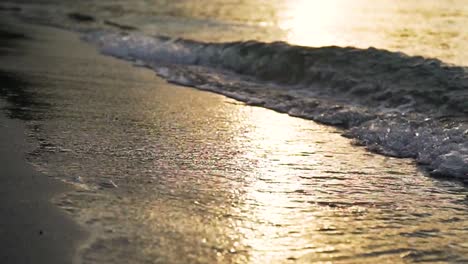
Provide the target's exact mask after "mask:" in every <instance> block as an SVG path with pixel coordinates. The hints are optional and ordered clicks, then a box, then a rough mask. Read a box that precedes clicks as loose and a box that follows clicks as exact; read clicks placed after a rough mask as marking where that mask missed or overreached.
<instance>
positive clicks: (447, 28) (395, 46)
mask: <svg viewBox="0 0 468 264" xmlns="http://www.w3.org/2000/svg"><path fill="white" fill-rule="evenodd" d="M8 2H9V1H6V2H5V3H6V4H7V3H8ZM18 2H20V3H21V2H24V3H28V2H31V1H28V0H22V1H13V3H14V5H17V4H18ZM20 6H22V5H20ZM24 7H25V10H26V11H28V12H29V11H34V10H36V11H37V12H36V14H38V15H39V16H40V17H43V18H50V17H52V18H53V19H55V20H58V21H59V23H60V24H61V25H66V24H67V23H69V21H67V19H64V17H65V16H66V14H67V12H71V11H72V12H81V13H83V14H89V15H93V16H95V17H96V18H99V19H105V20H107V21H108V22H109V21H110V22H116V23H119V24H123V25H130V26H133V27H136V28H137V29H138V30H139V31H142V32H144V33H145V34H149V35H153V34H156V35H168V36H173V37H184V38H189V39H195V40H198V41H216V42H226V41H245V40H253V39H254V40H259V41H278V40H282V41H287V42H289V43H291V44H299V45H306V46H314V47H320V46H331V45H336V46H353V47H358V48H368V47H376V48H380V49H388V50H391V51H398V52H405V53H408V54H410V55H422V56H426V57H436V58H439V59H441V60H443V61H445V62H449V63H454V64H458V65H465V66H466V65H468V52H467V49H466V43H467V42H468V30H467V28H466V25H467V24H468V5H467V4H466V1H465V0H450V1H439V0H412V1H404V0H381V1H372V0H354V1H348V0H330V1H326V2H324V1H318V0H274V1H266V0H249V1H246V0H243V1H232V0H198V1H190V0H177V1H166V0H136V1H124V0H120V1H93V2H92V3H90V2H89V1H84V2H83V1H79V2H77V1H57V0H41V1H34V4H27V5H25V6H24ZM28 12H26V13H28ZM33 13H34V12H33ZM60 16H63V17H62V18H60ZM91 24H93V23H88V26H89V25H91ZM99 26H102V25H99Z"/></svg>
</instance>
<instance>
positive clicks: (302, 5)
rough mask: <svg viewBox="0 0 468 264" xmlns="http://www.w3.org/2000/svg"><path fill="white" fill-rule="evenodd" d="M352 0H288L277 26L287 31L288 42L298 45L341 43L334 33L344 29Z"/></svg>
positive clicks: (351, 6) (348, 18)
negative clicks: (289, 0)
mask: <svg viewBox="0 0 468 264" xmlns="http://www.w3.org/2000/svg"><path fill="white" fill-rule="evenodd" d="M352 8H353V5H352V1H345V0H338V1H316V0H312V1H310V0H295V1H291V2H290V3H289V5H288V8H287V9H286V11H285V12H284V14H283V17H282V19H281V21H280V23H279V26H280V28H281V29H283V30H285V31H287V32H288V37H287V39H288V41H289V42H291V43H294V44H299V45H309V46H326V45H330V43H333V44H334V45H340V44H342V42H343V41H342V39H340V38H338V37H337V36H336V34H334V33H335V32H336V31H337V30H341V29H342V28H343V27H346V24H347V21H349V20H350V19H352V18H351V16H353V14H354V13H353V12H351V11H350V9H352Z"/></svg>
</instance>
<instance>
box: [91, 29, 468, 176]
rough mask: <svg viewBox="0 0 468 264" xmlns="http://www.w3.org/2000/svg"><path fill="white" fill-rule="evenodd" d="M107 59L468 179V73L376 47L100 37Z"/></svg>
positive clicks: (95, 40)
mask: <svg viewBox="0 0 468 264" xmlns="http://www.w3.org/2000/svg"><path fill="white" fill-rule="evenodd" d="M85 39H86V40H88V41H90V42H92V43H96V44H97V45H98V46H99V47H100V49H101V51H102V52H103V53H105V54H108V55H112V56H115V57H119V58H123V59H127V60H131V61H134V62H136V63H138V64H140V65H144V66H147V67H150V68H152V69H154V70H155V71H156V72H157V73H158V74H159V75H160V76H162V77H164V78H166V79H167V80H168V81H171V82H174V83H178V84H182V85H187V86H192V87H196V88H199V89H203V90H209V91H213V92H217V93H221V94H224V95H226V96H229V97H232V98H235V99H238V100H241V101H244V102H246V103H248V104H252V105H258V106H263V107H267V108H270V109H274V110H276V111H280V112H284V113H288V114H290V115H292V116H298V117H303V118H308V119H312V120H315V121H318V122H321V123H325V124H330V125H336V126H341V127H344V128H346V129H347V131H346V132H345V136H348V137H352V138H354V139H356V143H358V144H362V145H365V146H367V147H368V148H369V149H370V150H373V151H376V152H379V153H383V154H386V155H391V156H396V157H411V158H414V159H416V160H417V161H418V162H419V163H420V164H423V165H425V166H426V167H427V168H428V169H429V171H430V172H431V173H433V174H437V175H443V176H450V177H456V178H460V179H462V180H467V179H468V140H467V137H468V122H467V121H468V68H466V67H458V66H454V65H447V64H444V63H442V62H441V61H439V60H436V59H427V58H423V57H410V56H407V55H405V54H402V53H395V52H390V51H385V50H378V49H374V48H369V49H357V48H350V47H347V48H341V47H323V48H311V47H301V46H292V45H289V44H287V43H284V42H274V43H262V42H257V41H248V42H231V43H202V42H196V41H192V40H184V39H171V38H167V37H161V36H158V37H151V36H145V35H142V34H138V33H131V34H129V33H113V32H103V31H95V32H91V33H88V34H86V36H85Z"/></svg>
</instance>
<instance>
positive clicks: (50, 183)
mask: <svg viewBox="0 0 468 264" xmlns="http://www.w3.org/2000/svg"><path fill="white" fill-rule="evenodd" d="M0 81H1V80H0ZM24 132H25V127H24V124H23V123H22V122H21V121H18V120H11V119H8V118H6V117H5V116H4V115H3V114H2V115H0V168H1V171H0V186H1V191H0V203H1V205H0V215H1V217H0V248H1V250H0V263H4V264H9V263H15V264H16V263H51V264H52V263H71V260H72V259H73V257H74V254H75V248H76V246H77V242H78V241H79V239H81V238H83V237H84V233H83V231H82V230H81V229H80V228H79V227H78V226H77V225H76V224H75V223H73V221H72V220H71V219H70V218H69V217H68V216H67V215H65V213H64V212H63V211H61V210H60V209H58V208H57V207H56V206H54V205H53V204H52V203H51V202H50V199H51V198H52V197H54V196H55V195H58V194H60V193H63V192H65V191H67V190H70V186H67V185H66V184H63V183H61V182H59V181H57V180H52V179H49V178H47V177H46V176H45V175H42V174H41V173H38V172H36V171H34V169H33V168H32V167H31V165H29V164H28V163H27V162H26V158H25V155H24V145H25V133H24Z"/></svg>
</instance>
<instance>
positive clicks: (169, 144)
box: [0, 27, 468, 263]
mask: <svg viewBox="0 0 468 264" xmlns="http://www.w3.org/2000/svg"><path fill="white" fill-rule="evenodd" d="M12 28H13V29H14V27H12ZM12 28H10V29H12ZM21 30H23V31H24V30H26V32H27V34H29V36H31V39H33V40H35V41H31V40H30V39H23V40H17V45H13V46H8V48H7V50H8V51H9V52H8V53H6V54H7V55H2V56H3V57H2V62H3V63H2V64H1V65H0V69H1V70H2V72H3V73H4V75H8V76H10V77H11V78H10V79H12V80H13V79H18V80H21V81H22V82H23V84H22V85H21V86H20V87H23V90H21V91H15V90H12V91H9V90H8V89H7V90H6V91H7V94H8V95H10V96H9V97H7V98H16V97H15V96H14V95H15V93H16V94H17V93H18V92H21V95H22V97H25V98H32V99H34V100H33V101H34V102H32V103H28V101H27V100H24V101H23V103H25V105H19V107H18V106H17V105H16V104H17V102H15V100H12V99H10V101H9V102H10V104H11V105H12V106H17V107H10V108H9V109H10V111H12V113H19V115H17V117H22V116H23V117H24V119H26V120H29V121H28V125H29V127H30V129H31V143H32V144H33V146H35V147H36V148H35V149H33V150H32V152H31V156H30V159H31V161H32V162H33V163H34V164H36V165H37V166H38V168H39V169H41V170H44V171H45V172H46V173H48V174H49V175H51V176H54V177H57V178H59V179H63V180H66V181H69V182H72V183H74V184H76V185H78V186H81V188H82V189H80V190H78V191H76V192H74V193H70V194H68V195H67V196H65V197H60V198H58V199H57V200H56V203H57V204H59V205H60V206H61V207H62V208H64V209H65V210H67V211H69V212H70V213H71V214H72V215H73V216H74V217H75V219H77V220H78V221H80V222H81V223H82V224H83V225H85V227H86V228H88V229H90V230H91V234H92V236H91V238H90V240H89V241H88V243H87V244H86V245H84V247H83V248H81V251H80V255H81V258H82V260H83V262H84V263H213V262H223V263H289V262H291V263H293V262H297V263H323V262H329V261H331V262H336V263H366V262H367V263H376V262H379V263H380V262H388V263H404V262H429V263H431V262H432V263H437V262H441V263H445V262H452V263H463V262H466V261H468V259H467V257H468V244H467V243H466V241H468V217H467V216H468V215H467V214H468V210H467V209H468V208H467V206H468V203H467V200H466V195H467V194H468V190H467V189H466V188H465V187H464V186H462V185H460V184H459V183H456V182H449V181H440V180H437V179H433V178H430V177H427V176H424V175H423V174H422V173H421V172H420V171H419V170H418V169H417V168H416V167H415V166H414V163H413V162H412V161H411V160H406V159H395V158H388V157H383V156H379V155H374V154H370V153H368V152H367V151H365V150H364V149H363V148H361V147H356V146H352V145H350V144H349V140H348V139H346V138H343V137H341V136H340V133H341V131H339V130H337V129H334V128H330V127H326V126H322V125H319V124H316V123H314V122H312V121H307V120H303V119H298V118H292V117H290V116H287V115H285V114H279V113H276V112H274V111H271V110H267V109H263V108H258V107H252V106H246V105H244V104H242V103H239V102H236V101H234V100H231V99H227V98H225V97H223V96H220V95H215V94H210V93H206V92H201V91H197V90H193V89H190V88H182V87H179V86H175V85H171V84H167V83H166V82H164V81H163V80H162V79H160V78H158V77H156V76H154V73H153V72H151V71H149V70H146V69H136V68H134V67H133V66H132V65H130V64H127V63H125V62H120V61H117V60H115V59H112V58H106V57H103V56H100V55H98V54H97V52H96V51H95V50H94V48H93V47H91V46H88V45H86V44H77V43H78V42H77V41H78V38H77V36H75V35H72V34H70V33H66V32H62V31H57V30H51V29H45V28H37V27H34V28H32V29H31V28H29V29H24V28H23V29H21ZM70 47H73V53H70V50H69V49H70ZM13 77H14V78H13ZM25 113H27V114H28V115H24V114H25Z"/></svg>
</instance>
